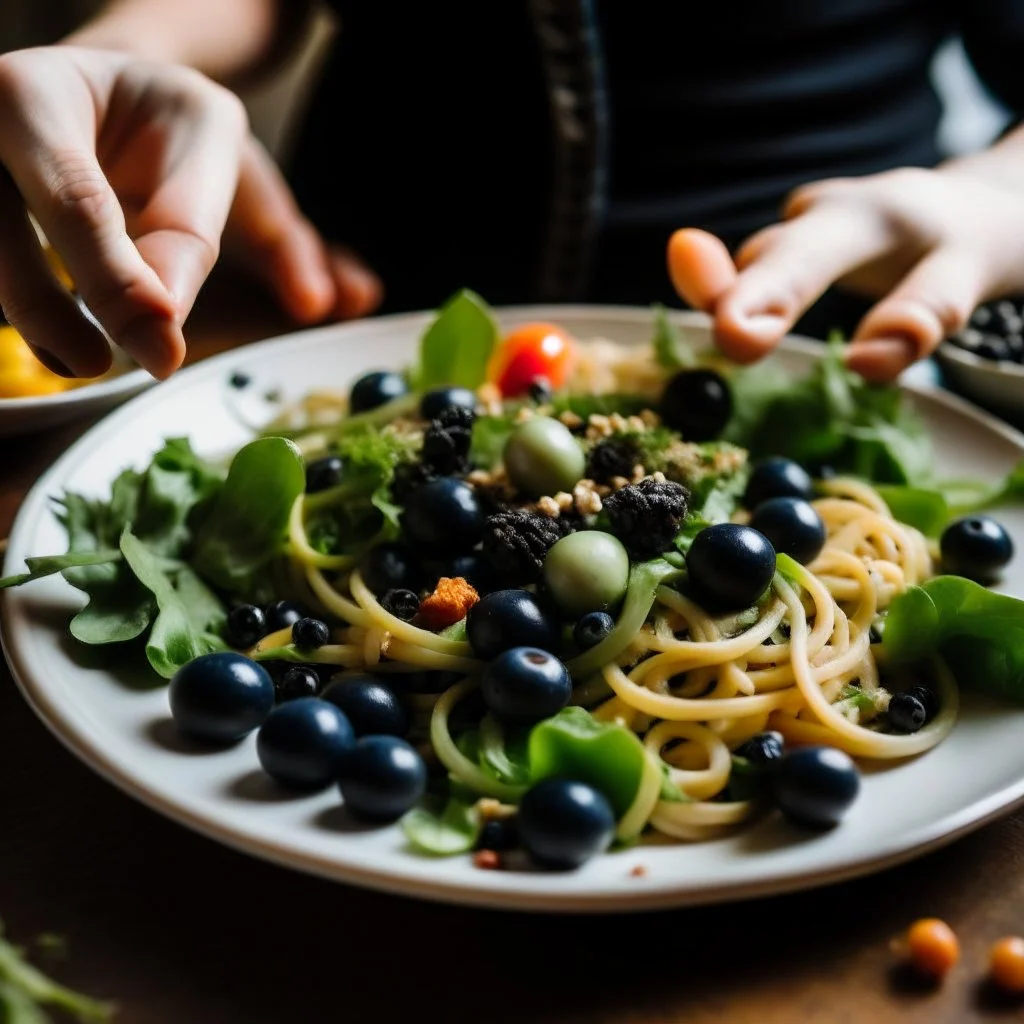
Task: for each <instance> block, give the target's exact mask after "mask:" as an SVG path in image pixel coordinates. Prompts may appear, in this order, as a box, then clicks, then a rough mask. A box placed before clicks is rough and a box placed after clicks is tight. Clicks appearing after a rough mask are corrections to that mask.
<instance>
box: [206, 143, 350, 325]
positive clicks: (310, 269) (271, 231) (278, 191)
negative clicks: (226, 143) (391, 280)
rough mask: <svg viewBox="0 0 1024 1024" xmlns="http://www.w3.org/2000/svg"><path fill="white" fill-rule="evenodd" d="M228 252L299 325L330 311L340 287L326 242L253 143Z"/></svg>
mask: <svg viewBox="0 0 1024 1024" xmlns="http://www.w3.org/2000/svg"><path fill="white" fill-rule="evenodd" d="M224 249H225V252H230V254H231V255H232V256H233V257H234V258H235V259H236V261H237V262H239V263H241V264H242V265H243V266H245V267H246V268H247V269H249V270H250V271H251V272H253V273H254V274H255V275H256V276H258V277H259V278H260V279H261V280H263V281H264V282H265V283H266V284H267V285H268V286H269V287H270V288H271V289H272V290H273V292H274V294H275V295H276V296H277V299H278V301H279V302H280V303H281V305H282V306H283V307H284V309H285V310H286V311H287V312H288V313H289V314H290V315H291V316H293V317H294V318H295V319H296V320H298V321H299V322H300V323H314V322H316V321H317V320H322V319H323V318H324V317H325V316H327V315H328V314H329V313H330V312H331V309H332V307H333V306H334V304H335V301H336V286H335V281H334V279H333V276H332V272H331V267H330V264H329V261H328V257H327V252H326V249H325V247H324V243H323V241H322V240H321V238H320V236H319V234H318V233H317V231H316V229H315V228H314V227H313V225H312V224H311V223H310V222H309V221H308V220H307V219H306V218H305V217H304V216H303V215H302V213H301V212H300V210H299V208H298V206H297V205H296V203H295V199H294V198H293V196H292V193H291V190H290V189H289V188H288V185H287V183H286V182H285V180H284V178H283V177H282V175H281V172H280V171H279V170H278V168H277V165H276V164H275V163H274V161H273V160H272V159H271V157H270V155H269V154H268V153H267V152H266V151H265V150H264V149H263V147H262V146H261V145H260V144H259V143H258V142H257V141H256V140H255V139H250V140H249V143H248V144H247V145H246V147H245V149H244V152H243V156H242V167H241V174H240V176H239V180H238V190H237V192H236V193H235V200H234V205H233V206H232V209H231V215H230V218H229V220H228V225H227V230H226V232H225V235H224Z"/></svg>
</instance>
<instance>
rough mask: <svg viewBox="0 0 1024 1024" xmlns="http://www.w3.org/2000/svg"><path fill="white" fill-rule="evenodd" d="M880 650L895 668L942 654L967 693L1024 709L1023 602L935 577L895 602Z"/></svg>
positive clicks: (950, 578)
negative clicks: (991, 697)
mask: <svg viewBox="0 0 1024 1024" xmlns="http://www.w3.org/2000/svg"><path fill="white" fill-rule="evenodd" d="M883 650H884V652H885V655H886V657H887V658H889V659H890V660H891V661H892V662H893V663H895V664H899V663H904V662H912V661H918V660H920V659H922V658H924V657H927V656H928V655H932V654H941V655H942V656H943V657H944V658H945V659H946V661H947V663H948V664H949V667H950V669H951V670H952V671H953V674H954V675H955V676H956V680H957V682H958V683H959V684H960V686H961V687H963V688H964V689H965V690H977V691H978V692H981V693H987V694H989V695H991V696H995V697H999V698H1003V699H1006V700H1010V701H1013V702H1014V703H1017V704H1022V703H1024V601H1021V600H1020V599H1019V598H1016V597H1010V596H1008V595H1006V594H997V593H995V592H993V591H991V590H987V589H986V588H985V587H983V586H981V585H980V584H978V583H974V582H972V581H971V580H967V579H963V578H962V577H960V576H936V577H934V578H933V579H930V580H926V581H925V582H924V583H922V584H921V585H920V586H915V587H909V588H908V589H907V590H906V591H905V592H904V593H903V594H900V595H899V596H897V597H896V598H895V599H894V600H893V602H892V604H891V605H890V607H889V611H888V614H887V615H886V617H885V631H884V634H883Z"/></svg>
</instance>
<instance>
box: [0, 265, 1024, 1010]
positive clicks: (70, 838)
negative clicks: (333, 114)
mask: <svg viewBox="0 0 1024 1024" xmlns="http://www.w3.org/2000/svg"><path fill="white" fill-rule="evenodd" d="M284 328H285V325H284V324H283V322H282V320H281V318H280V317H279V316H278V315H277V314H275V313H274V312H273V311H272V310H271V309H270V308H269V306H268V305H267V303H266V302H265V301H264V300H262V299H259V298H258V297H254V296H252V295H247V296H245V295H243V296H240V295H239V293H238V292H237V291H236V290H234V289H226V288H224V287H223V286H221V287H218V286H216V285H215V286H213V287H211V288H210V289H209V290H208V292H207V294H206V295H205V296H204V299H203V301H202V303H201V305H200V307H199V308H198V310H197V312H196V314H195V316H194V320H193V322H192V325H191V337H192V349H191V354H192V357H193V358H198V357H201V356H203V355H207V354H210V353H212V352H215V351H219V350H222V349H224V348H227V347H230V346H231V345H235V344H240V343H244V342H246V341H249V340H253V339H255V338H258V337H265V336H269V335H271V334H274V333H278V332H279V331H281V330H282V329H284ZM87 426H88V424H81V423H80V424H77V425H75V426H73V427H69V428H65V429H61V430H58V431H54V432H52V433H50V434H41V435H38V436H33V437H22V438H14V439H12V440H8V441H3V442H0V467H2V469H0V473H2V484H0V536H4V535H6V532H7V531H8V529H9V528H10V525H11V522H12V520H13V517H14V514H15V512H16V511H17V508H18V504H19V502H20V500H21V498H22V497H23V496H24V494H25V492H26V491H27V490H28V488H29V487H30V486H31V484H32V483H33V482H34V481H35V480H36V478H37V477H38V476H39V474H40V473H41V472H42V470H43V469H44V468H45V467H46V466H48V465H49V464H50V462H51V461H52V460H53V459H54V458H56V456H57V455H58V454H59V453H60V452H61V451H63V450H64V449H65V448H66V447H67V445H68V444H69V443H70V442H71V441H72V440H73V439H74V438H75V437H77V436H78V434H80V433H81V432H82V431H83V430H84V429H85V428H86V427H87ZM0 821H2V825H0V915H2V916H3V919H4V921H5V924H6V925H7V930H8V932H9V933H10V934H11V935H12V936H13V937H15V939H17V940H18V941H20V942H22V943H25V944H28V943H31V942H32V941H33V939H34V937H35V936H37V935H39V934H40V933H43V932H55V933H58V934H59V935H62V936H64V937H65V938H66V939H67V942H68V953H67V957H66V959H62V960H60V961H57V962H52V963H49V964H48V966H50V967H51V969H52V970H53V971H54V972H55V973H56V974H57V975H58V976H59V977H60V978H62V979H64V980H66V981H68V982H69V983H70V984H73V985H77V986H80V987H82V988H83V989H85V990H87V991H89V992H90V993H95V994H97V995H101V996H112V997H115V998H116V999H117V1000H118V1002H119V1004H120V1007H121V1012H120V1014H119V1016H118V1018H117V1019H118V1021H119V1022H121V1024H204V1022H210V1024H214V1022H215V1024H235V1022H238V1024H243V1022H244V1024H262V1022H268V1024H269V1022H273V1024H292V1022H295V1024H315V1022H320V1021H325V1022H326V1021H335V1020H344V1021H348V1022H353V1024H357V1022H358V1024H361V1022H364V1021H366V1022H368V1021H374V1022H378V1021H402V1022H408V1021H416V1020H430V1021H433V1020H445V1021H447V1022H451V1024H454V1022H457V1021H474V1022H488V1024H490V1022H498V1021H517V1022H527V1021H529V1022H533V1024H536V1022H540V1021H560V1022H569V1021H588V1022H605V1021H608V1022H612V1021H614V1022H617V1024H619V1022H627V1021H628V1022H651V1024H653V1022H669V1021H679V1022H686V1024H703V1022H712V1021H714V1022H723V1021H727V1022H729V1024H746V1022H751V1024H755V1022H756V1024H775V1022H777V1024H794V1022H815V1024H816V1022H829V1024H834V1022H853V1024H861V1022H871V1024H874V1022H886V1021H920V1022H928V1024H969V1022H972V1021H980V1020H999V1019H1010V1018H1012V1017H1017V1018H1019V1017H1020V1016H1021V1014H1022V1013H1024V1009H1022V1008H1021V1006H1020V1005H1018V1004H1014V1003H1012V1002H1008V1001H1006V1000H1005V999H1002V998H1000V997H999V995H998V994H997V993H994V992H992V991H990V990H989V989H988V988H987V987H986V986H985V985H984V984H983V975H984V965H985V960H986V955H987V949H988V945H989V944H990V942H991V941H993V940H994V939H996V938H997V937H999V936H1001V935H1003V934H1007V933H1014V932H1017V933H1020V932H1024V813H1018V814H1015V815H1013V816H1010V817H1008V818H1004V819H1003V820H1001V821H999V822H997V823H995V824H992V825H989V826H988V827H987V828H984V829H982V830H981V831H980V832H977V833H975V834H973V835H971V836H969V837H967V838H964V839H961V840H960V841H958V842H956V843H954V844H953V845H952V846H949V847H947V848H945V849H944V850H941V851H939V852H937V853H933V854H931V855H929V856H927V857H924V858H922V859H920V860H918V861H915V862H913V863H911V864H908V865H906V866H903V867H900V868H897V869H893V870H890V871H886V872H883V873H881V874H879V875H876V876H874V877H872V878H866V879H863V880H860V881H855V882H850V883H846V884H843V885H838V886H833V887H830V888H827V889H822V890H817V891H812V892H808V893H803V894H800V895H794V896H787V897H779V898H774V899H769V900H762V901H757V902H747V903H738V904H732V905H728V906H719V907H708V908H701V909H696V910H685V911H672V912H663V913H657V914H640V915H634V916H628V917H622V916H607V917H596V918H595V917H571V916H545V915H537V914H531V915H525V914H514V913H500V912H491V911H481V910H467V909H460V908H452V907H445V906H441V905H434V904H429V903H423V902H417V901H414V900H410V899H406V898H400V897H391V896H386V895H381V894H378V893H372V892H363V891H360V890H358V889H351V888H347V887H345V886H342V885H337V884H332V883H329V882H325V881H321V880H318V879H315V878H310V877H306V876H304V875H300V874H297V873H295V872H291V871H287V870H284V869H282V868H277V867H273V866H271V865H269V864H266V863H263V862H262V861H257V860H254V859H251V858H249V857H246V856H244V855H242V854H239V853H235V852H233V851H231V850H228V849H226V848H224V847H222V846H219V845H217V844H216V843H214V842H212V841H210V840H208V839H205V838H202V837H201V836H198V835H195V834H193V833H191V832H189V831H186V830H185V829H184V828H182V827H180V826H178V825H176V824H172V823H171V822H170V821H168V820H166V819H164V818H162V817H159V816H158V815H157V814H155V813H153V812H152V811H150V810H148V809H146V808H145V807H143V806H141V805H140V804H138V803H136V802H135V801H133V800H132V799H130V798H129V797H127V796H125V795H123V794H122V793H121V792H119V791H118V790H116V789H114V788H113V787H112V786H110V785H108V784H107V783H106V782H104V781H102V780H101V779H100V778H99V777H98V776H97V775H95V774H93V772H92V771H90V770H89V769H88V768H86V767H84V766H83V765H81V764H80V763H79V762H78V761H77V760H75V759H74V758H73V757H72V756H71V755H70V754H69V753H67V752H66V751H65V750H64V748H63V747H62V746H61V745H60V744H59V743H58V742H57V741H56V740H55V739H54V738H53V737H51V735H50V734H49V733H48V732H47V730H46V729H45V728H44V727H43V725H42V724H41V723H40V722H39V721H38V720H37V719H36V718H35V716H34V715H33V713H32V712H31V711H30V710H29V708H28V706H27V705H26V703H25V702H24V701H23V700H22V698H21V696H20V695H19V694H18V692H17V690H16V688H15V685H14V683H13V681H12V680H11V677H10V673H9V672H8V671H7V669H6V667H5V666H0ZM932 915H935V916H939V917H942V918H944V919H945V920H946V921H948V922H949V924H950V925H952V927H953V928H954V929H955V930H956V931H957V933H958V934H959V936H960V940H961V943H962V946H963V959H962V962H961V965H960V966H959V967H958V968H957V970H956V971H955V972H954V974H953V975H952V976H951V977H950V978H948V979H947V981H946V983H945V984H944V985H943V986H942V987H940V988H937V989H927V988H921V987H920V986H918V985H915V984H913V983H911V981H910V979H907V978H906V977H905V976H904V975H903V973H902V972H900V971H899V970H898V969H894V963H895V961H894V958H893V955H892V953H891V952H890V950H889V942H890V939H891V938H892V937H893V936H894V935H896V934H898V933H899V932H901V931H902V930H903V929H904V928H905V927H906V926H907V925H908V924H909V923H910V922H911V921H913V920H915V919H916V918H918V917H921V916H932Z"/></svg>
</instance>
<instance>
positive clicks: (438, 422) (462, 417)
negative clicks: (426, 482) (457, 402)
mask: <svg viewBox="0 0 1024 1024" xmlns="http://www.w3.org/2000/svg"><path fill="white" fill-rule="evenodd" d="M475 418H476V416H475V414H474V413H473V410H472V409H464V408H462V407H461V406H449V408H447V409H444V410H442V412H441V414H440V415H439V416H438V417H437V419H433V420H431V421H430V426H429V427H427V429H426V432H425V433H424V435H423V451H422V453H421V455H420V459H421V460H422V462H423V465H424V466H427V467H429V468H430V469H431V470H433V471H434V472H435V473H436V474H437V475H438V476H448V475H450V474H452V473H465V472H466V470H467V469H468V468H469V445H470V441H471V440H472V436H473V421H474V419H475Z"/></svg>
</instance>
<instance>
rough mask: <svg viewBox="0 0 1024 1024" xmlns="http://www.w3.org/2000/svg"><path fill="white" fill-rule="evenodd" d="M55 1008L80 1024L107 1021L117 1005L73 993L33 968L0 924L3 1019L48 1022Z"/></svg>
mask: <svg viewBox="0 0 1024 1024" xmlns="http://www.w3.org/2000/svg"><path fill="white" fill-rule="evenodd" d="M43 1007H52V1008H53V1009H55V1010H59V1011H62V1012H63V1013H64V1014H65V1015H67V1016H70V1017H73V1018H74V1019H75V1020H77V1021H80V1022H81V1024H108V1022H109V1021H110V1020H111V1019H112V1018H113V1015H114V1007H113V1006H112V1005H111V1004H110V1003H100V1002H97V1001H96V1000H95V999H90V998H89V997H88V996H84V995H81V994H80V993H78V992H74V991H72V990H71V989H69V988H65V987H64V986H63V985H59V984H58V983H57V982H55V981H53V980H52V979H51V978H48V977H47V976H46V975H45V974H43V972H42V971H40V970H39V969H38V968H36V967H33V966H32V964H30V963H29V962H28V961H27V960H26V959H25V956H24V954H23V952H22V950H20V949H18V948H17V947H16V946H13V945H11V943H10V942H8V941H7V940H6V939H5V938H3V929H2V927H0V1020H2V1021H4V1022H5V1024H47V1022H48V1021H49V1020H50V1017H49V1016H48V1014H47V1013H46V1012H45V1010H44V1009H43Z"/></svg>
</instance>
